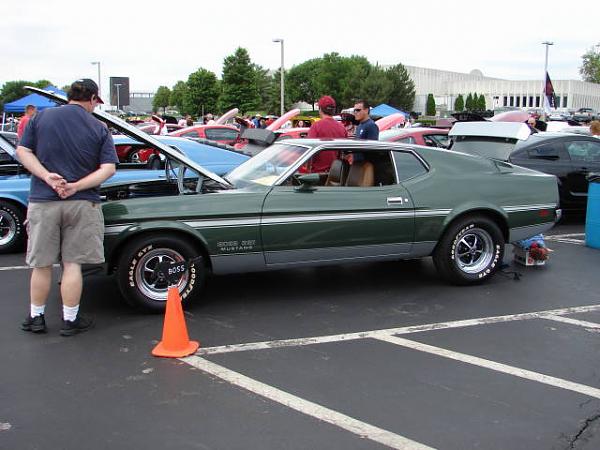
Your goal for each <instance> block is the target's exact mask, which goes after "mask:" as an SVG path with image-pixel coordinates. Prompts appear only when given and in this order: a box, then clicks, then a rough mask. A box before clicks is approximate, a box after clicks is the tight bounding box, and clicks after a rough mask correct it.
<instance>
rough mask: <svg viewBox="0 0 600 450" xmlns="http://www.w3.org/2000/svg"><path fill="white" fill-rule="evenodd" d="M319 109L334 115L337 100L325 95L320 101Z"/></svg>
mask: <svg viewBox="0 0 600 450" xmlns="http://www.w3.org/2000/svg"><path fill="white" fill-rule="evenodd" d="M319 109H320V110H321V111H323V112H324V113H325V114H329V115H331V114H334V113H335V100H334V99H333V97H330V96H329V95H324V96H323V97H321V98H320V99H319Z"/></svg>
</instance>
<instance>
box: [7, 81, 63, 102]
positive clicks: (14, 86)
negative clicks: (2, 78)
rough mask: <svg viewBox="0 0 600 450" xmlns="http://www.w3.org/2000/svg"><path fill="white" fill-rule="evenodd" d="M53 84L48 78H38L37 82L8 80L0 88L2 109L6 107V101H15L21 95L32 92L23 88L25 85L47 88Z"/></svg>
mask: <svg viewBox="0 0 600 450" xmlns="http://www.w3.org/2000/svg"><path fill="white" fill-rule="evenodd" d="M51 84H52V82H50V81H48V80H38V81H35V82H33V81H26V80H16V81H7V82H6V83H4V85H3V86H2V90H0V109H4V105H5V104H6V103H10V102H14V101H15V100H18V99H20V98H21V97H25V96H26V95H27V94H30V92H27V91H26V90H25V89H23V87H25V86H33V87H38V88H45V87H46V86H48V85H51Z"/></svg>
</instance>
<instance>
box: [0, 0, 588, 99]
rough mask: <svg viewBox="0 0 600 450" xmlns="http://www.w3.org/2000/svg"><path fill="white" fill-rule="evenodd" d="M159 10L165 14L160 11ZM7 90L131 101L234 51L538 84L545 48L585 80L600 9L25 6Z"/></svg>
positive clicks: (10, 11)
mask: <svg viewBox="0 0 600 450" xmlns="http://www.w3.org/2000/svg"><path fill="white" fill-rule="evenodd" d="M160 5H162V6H160ZM2 16H3V17H2V23H3V25H2V27H1V28H0V30H1V35H2V40H3V43H2V46H1V47H0V56H1V60H2V65H1V69H0V85H2V84H4V83H5V82H6V81H10V80H18V79H25V80H32V81H35V80H38V79H49V80H51V81H52V82H53V83H55V84H56V85H58V86H63V85H65V84H70V82H71V81H73V80H74V79H76V78H79V77H89V78H93V79H97V67H96V66H93V65H91V64H90V62H91V61H101V69H102V88H103V91H104V87H105V86H108V77H109V76H128V77H130V85H131V91H133V92H153V91H155V90H156V88H157V87H158V86H160V85H166V86H169V87H171V86H173V84H175V83H176V82H177V81H178V80H187V77H188V75H189V74H190V73H191V72H194V71H195V70H197V69H198V68H200V67H203V68H206V69H208V70H211V71H213V72H215V73H216V74H217V76H219V77H220V74H221V69H222V63H223V59H224V58H225V57H226V56H227V55H230V54H231V53H233V52H234V51H235V49H236V48H237V47H239V46H241V47H244V48H246V49H248V51H249V53H250V57H251V58H252V61H253V62H255V63H257V64H260V65H261V66H263V67H266V68H271V69H276V68H277V67H279V65H280V47H279V44H276V43H273V42H272V40H273V39H274V38H283V39H284V41H285V66H286V67H287V68H289V67H291V66H293V65H294V64H299V63H301V62H303V61H305V60H307V59H309V58H314V57H318V56H321V55H323V54H324V53H328V52H338V53H340V54H342V55H345V56H349V55H352V54H358V55H363V56H366V57H367V59H369V61H371V62H372V63H380V64H395V63H398V62H401V63H403V64H406V65H413V66H422V67H430V68H436V69H443V70H450V71H456V72H469V71H471V70H472V69H479V70H481V71H482V72H483V74H484V75H487V76H492V77H498V78H506V79H512V80H520V79H522V80H525V79H541V76H542V74H543V67H544V46H543V45H541V43H542V42H543V41H553V42H554V43H555V45H554V46H552V47H550V56H549V72H550V76H551V77H552V78H553V79H557V80H558V79H575V80H579V79H581V78H580V75H579V66H580V65H581V56H582V55H583V54H584V53H585V52H586V51H587V50H588V49H590V48H591V47H592V46H593V45H595V44H598V43H600V33H599V32H598V29H599V27H600V21H599V18H600V2H598V1H597V0H583V1H582V0H580V1H578V2H566V1H564V0H561V1H558V0H546V1H544V2H532V1H529V2H525V1H516V0H501V1H494V2H491V1H489V0H487V1H485V0H479V1H471V0H467V1H461V0H454V1H452V2H450V1H447V0H446V1H441V0H428V1H419V2H416V1H415V2H409V1H406V0H404V1H399V0H395V1H380V2H376V3H372V2H370V1H356V0H335V1H334V0H318V1H313V0H304V1H303V2H298V1H271V2H266V1H260V2H258V1H249V0H246V1H238V0H226V1H218V0H217V1H212V2H207V1H188V0H177V1H170V2H166V1H164V0H163V1H160V2H158V1H156V0H145V1H143V2H131V1H127V0H120V1H115V0H103V1H97V2H85V1H81V0H80V1H72V0H55V1H52V2H49V1H47V0H45V1H41V0H27V1H15V2H11V3H10V8H8V7H7V8H3V12H2Z"/></svg>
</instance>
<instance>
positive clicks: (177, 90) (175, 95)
mask: <svg viewBox="0 0 600 450" xmlns="http://www.w3.org/2000/svg"><path fill="white" fill-rule="evenodd" d="M187 90H188V87H187V84H186V82H185V81H178V82H177V83H175V85H174V86H173V88H172V89H171V96H170V97H169V104H170V105H171V106H175V107H176V108H177V111H179V113H180V114H186V112H185V111H184V101H185V95H186V92H187Z"/></svg>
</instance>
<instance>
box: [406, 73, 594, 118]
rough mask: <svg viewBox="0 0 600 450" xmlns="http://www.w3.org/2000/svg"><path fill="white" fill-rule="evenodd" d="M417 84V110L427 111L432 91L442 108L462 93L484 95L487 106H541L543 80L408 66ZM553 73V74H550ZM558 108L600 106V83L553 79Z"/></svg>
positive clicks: (525, 107) (450, 107) (448, 105)
mask: <svg viewBox="0 0 600 450" xmlns="http://www.w3.org/2000/svg"><path fill="white" fill-rule="evenodd" d="M405 67H406V70H407V71H408V74H409V75H410V77H411V79H412V80H413V82H414V83H415V94H416V95H415V103H414V106H413V110H414V111H419V112H424V111H425V105H426V102H427V95H428V94H433V96H434V97H435V103H436V107H437V109H438V110H440V111H444V110H453V109H454V101H455V100H456V98H457V97H458V96H459V95H460V94H462V96H463V98H464V99H465V100H466V98H467V95H469V93H471V94H473V93H477V94H478V95H481V94H483V95H484V97H485V103H486V108H487V109H494V108H498V107H502V106H516V107H520V108H524V109H528V108H540V107H541V106H540V105H543V103H540V102H541V100H540V99H541V96H542V81H541V80H503V79H500V78H491V77H486V76H484V75H483V74H482V73H481V71H479V70H472V71H471V72H470V73H459V72H448V71H445V70H437V69H428V68H425V67H415V66H405ZM550 76H552V74H550ZM552 85H553V86H554V92H555V94H556V98H557V107H558V108H565V109H578V108H583V107H589V108H594V109H600V84H596V83H587V82H585V81H578V80H552Z"/></svg>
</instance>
